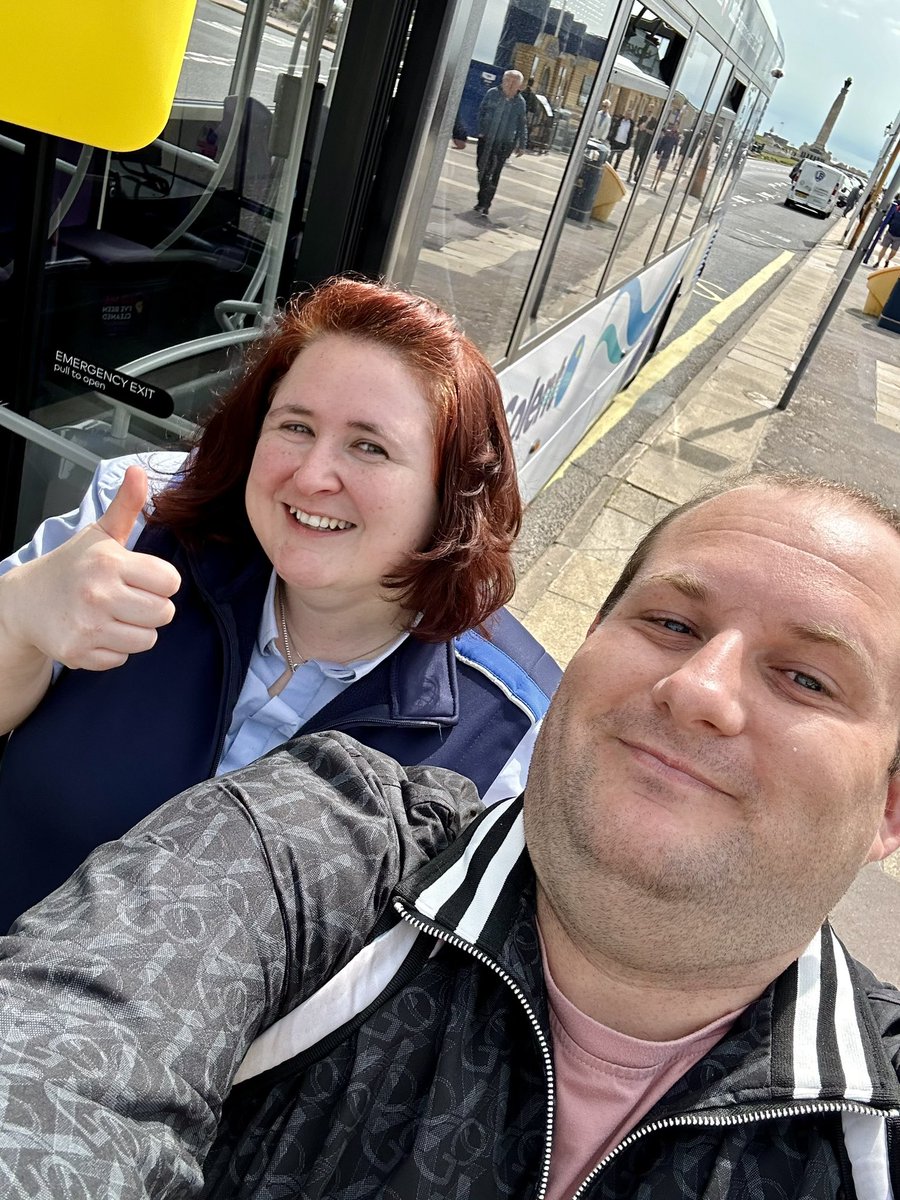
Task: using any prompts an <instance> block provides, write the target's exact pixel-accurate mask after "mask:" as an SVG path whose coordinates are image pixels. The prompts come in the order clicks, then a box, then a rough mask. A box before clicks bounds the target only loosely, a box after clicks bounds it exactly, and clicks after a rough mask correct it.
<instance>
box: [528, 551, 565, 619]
mask: <svg viewBox="0 0 900 1200" xmlns="http://www.w3.org/2000/svg"><path fill="white" fill-rule="evenodd" d="M574 553H575V551H574V550H573V549H571V548H570V547H569V546H561V545H554V546H550V547H548V549H546V550H545V551H544V553H543V554H542V555H541V557H540V558H539V559H538V560H537V562H536V563H535V564H534V566H533V567H531V569H530V570H529V571H527V572H526V573H525V574H524V575H523V576H521V577H520V578H519V580H518V581H517V583H516V594H515V596H514V597H513V604H514V605H515V606H516V608H517V609H518V610H519V612H520V613H525V614H527V613H530V612H531V610H532V609H533V608H534V606H535V605H536V604H537V602H538V601H539V600H541V599H543V597H544V596H546V594H547V592H548V591H549V590H550V587H551V585H552V584H553V582H554V580H555V579H556V577H557V576H558V575H559V574H560V572H561V571H562V570H563V569H564V568H565V567H566V566H567V565H568V562H569V559H570V558H571V557H572V555H573V554H574Z"/></svg>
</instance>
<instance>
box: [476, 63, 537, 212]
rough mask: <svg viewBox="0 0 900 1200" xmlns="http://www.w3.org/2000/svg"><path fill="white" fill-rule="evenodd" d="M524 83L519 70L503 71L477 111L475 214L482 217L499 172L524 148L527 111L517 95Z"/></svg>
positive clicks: (526, 132)
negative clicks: (511, 157)
mask: <svg viewBox="0 0 900 1200" xmlns="http://www.w3.org/2000/svg"><path fill="white" fill-rule="evenodd" d="M524 81H525V77H524V76H523V74H522V72H521V71H506V72H504V75H503V79H502V80H501V81H500V86H499V87H493V88H491V89H490V91H488V92H487V93H486V95H485V97H484V99H483V100H482V102H481V108H480V109H479V110H478V151H477V155H476V159H475V166H476V169H477V171H478V201H477V203H476V205H475V212H477V213H479V214H480V215H481V216H482V217H486V216H487V215H488V212H489V211H490V207H491V202H492V200H493V199H494V193H495V192H496V191H497V184H498V183H499V182H500V173H501V171H502V170H503V168H504V166H505V165H506V160H507V159H508V158H509V156H510V155H511V154H512V153H513V152H515V153H516V154H517V155H519V154H523V153H524V151H525V147H526V146H527V145H528V129H527V124H526V118H527V115H528V109H527V107H526V104H525V101H524V100H523V99H522V96H521V95H520V92H521V90H522V84H523V83H524Z"/></svg>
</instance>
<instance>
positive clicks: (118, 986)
mask: <svg viewBox="0 0 900 1200" xmlns="http://www.w3.org/2000/svg"><path fill="white" fill-rule="evenodd" d="M477 808H478V805H477V800H476V799H475V795H474V791H473V790H472V789H471V787H470V785H468V784H467V783H466V782H465V781H463V780H461V779H459V778H458V777H456V776H453V775H450V774H448V773H447V772H443V771H440V770H438V769H436V768H408V769H406V770H403V769H401V768H399V767H397V766H396V764H394V763H392V762H391V761H390V760H388V759H385V758H383V757H382V756H381V755H379V754H377V753H376V752H374V751H372V750H367V749H364V748H362V747H361V746H359V745H358V744H357V743H355V742H353V741H352V740H351V739H349V738H347V737H344V736H342V735H336V734H327V735H316V736H314V737H312V738H304V739H298V740H297V741H295V742H294V743H292V744H290V745H289V746H288V747H286V748H284V749H282V750H280V751H277V752H275V753H274V754H272V755H270V756H268V758H266V759H264V760H262V761H261V762H260V763H257V764H254V765H253V766H251V767H248V768H247V769H245V770H244V771H241V772H239V773H238V774H237V775H235V776H233V777H230V778H229V777H223V778H220V779H216V780H212V781H210V782H207V783H203V784H201V785H199V786H198V787H196V788H194V789H192V790H191V791H189V792H187V793H185V794H184V795H183V796H182V797H180V798H179V799H177V800H175V801H172V802H170V803H169V804H167V805H165V806H164V807H163V808H162V809H160V810H158V811H157V812H156V813H154V814H153V815H152V816H151V817H149V818H148V819H147V820H146V821H144V822H143V823H142V824H141V825H139V826H138V827H137V828H136V829H135V830H134V831H132V833H131V834H130V835H128V837H127V838H126V839H124V840H123V841H122V842H121V843H113V844H111V845H109V846H106V847H101V848H100V849H99V850H98V851H96V852H95V854H94V855H93V856H92V857H91V859H89V860H88V862H87V864H85V866H84V867H82V869H81V870H80V872H79V873H78V874H76V875H75V876H73V878H72V880H70V881H69V883H68V884H66V885H65V886H64V887H63V888H62V889H61V890H60V891H59V892H57V893H55V894H54V895H53V896H51V897H49V898H48V899H47V900H46V901H44V902H43V903H42V904H41V905H39V906H37V907H36V908H35V909H32V910H31V912H30V913H28V914H26V915H25V916H24V917H23V918H21V919H20V921H19V923H18V924H17V927H16V930H15V936H11V937H9V938H7V939H4V942H3V944H2V950H3V953H4V959H5V961H3V962H2V963H0V995H2V1000H3V1003H2V1005H0V1032H2V1037H0V1194H2V1195H4V1196H6V1195H9V1196H16V1197H18V1196H33V1197H38V1196H39V1197H48V1198H49V1197H53V1198H55V1197H65V1198H66V1200H69V1198H75V1197H78V1198H80V1197H84V1198H87V1197H91V1198H92V1200H93V1198H97V1197H104V1198H106V1197H116V1198H120V1197H121V1198H123V1200H125V1198H127V1200H133V1198H137V1197H146V1196H153V1197H189V1196H198V1195H206V1196H210V1197H216V1198H219V1197H229V1198H243V1197H248V1198H249V1197H254V1198H263V1197H265V1198H267V1200H275V1198H276V1197H278V1198H281V1197H297V1198H300V1197H302V1198H303V1200H324V1198H325V1197H328V1198H329V1200H351V1198H352V1200H368V1198H372V1200H374V1198H375V1197H383V1198H385V1200H401V1198H402V1200H413V1198H415V1200H425V1198H426V1197H428V1198H431V1197H434V1198H437V1200H443V1198H445V1197H446V1198H451V1197H452V1198H454V1200H455V1198H463V1197H465V1198H470V1200H492V1198H494V1197H540V1196H541V1195H542V1194H543V1191H544V1187H545V1182H546V1177H547V1169H548V1163H549V1155H550V1149H551V1142H552V1125H553V1091H554V1089H553V1067H552V1055H551V1047H550V1033H549V1029H548V1019H547V1011H546V998H545V994H544V989H543V983H542V977H541V968H540V953H539V947H538V942H537V937H536V931H535V926H534V879H533V875H532V871H531V867H530V863H529V860H528V857H527V854H526V852H525V845H524V836H523V828H522V820H521V804H520V802H518V801H510V802H506V803H504V804H502V805H498V806H496V807H495V808H492V809H490V810H488V811H487V812H486V813H484V814H483V815H482V816H481V817H480V819H478V820H476V821H473V822H472V823H471V824H470V823H469V822H470V820H471V818H472V817H473V816H474V814H475V813H476V811H477ZM464 826H465V827H466V828H465V831H464V832H462V833H461V834H460V830H461V829H462V828H463V827H464ZM454 839H455V840H454ZM448 843H450V844H449V845H448ZM435 855H439V857H434V856H435ZM398 883H399V886H397V885H398ZM898 1064H900V996H898V994H897V993H896V992H894V991H893V990H891V989H887V988H884V987H881V986H880V985H878V984H877V983H876V982H875V981H874V980H873V979H872V977H871V976H870V975H869V974H868V973H867V972H866V971H865V970H864V969H863V968H861V967H859V966H858V965H857V964H856V963H854V962H853V960H852V959H850V958H849V957H848V956H847V955H846V953H845V952H844V950H843V948H842V947H841V946H840V944H839V943H838V942H837V940H836V938H835V937H834V935H833V934H832V933H831V931H830V930H829V929H828V928H827V927H826V928H825V929H823V930H822V931H821V932H820V934H819V935H817V937H816V939H815V940H814V942H813V944H812V945H811V946H810V947H809V949H808V950H807V951H806V952H805V954H804V955H803V956H802V958H801V959H800V961H799V962H798V963H796V964H794V966H792V967H791V968H790V969H789V970H788V971H787V972H786V973H785V974H784V975H783V976H781V977H780V978H779V979H778V980H776V981H775V983H774V984H773V985H772V986H771V988H770V989H769V990H768V991H767V992H766V993H765V995H764V996H763V997H762V998H761V999H760V1000H759V1001H758V1002H757V1003H756V1004H754V1005H752V1006H751V1008H750V1009H748V1010H747V1011H746V1012H745V1013H744V1014H743V1016H742V1017H741V1019H740V1020H739V1022H738V1023H737V1024H736V1025H735V1027H734V1028H733V1029H732V1030H731V1032H730V1033H729V1034H728V1035H727V1036H726V1037H725V1038H724V1039H723V1040H722V1041H721V1042H720V1043H719V1044H718V1045H717V1046H716V1047H714V1049H713V1050H712V1051H711V1052H710V1053H709V1054H708V1055H707V1056H706V1057H705V1058H704V1059H703V1060H701V1062H699V1063H698V1064H696V1065H695V1066H694V1067H693V1068H692V1069H691V1070H690V1071H689V1072H688V1073H687V1074H686V1075H685V1076H684V1077H683V1078H682V1079H681V1080H679V1081H678V1083H677V1084H676V1085H675V1086H674V1087H673V1088H672V1089H671V1091H670V1092H669V1093H668V1095H667V1096H666V1097H665V1098H664V1099H663V1100H662V1101H661V1102H660V1103H659V1104H658V1105H657V1106H656V1107H655V1108H654V1110H653V1111H652V1112H651V1113H650V1114H648V1117H647V1118H646V1119H645V1121H644V1122H642V1124H641V1125H640V1127H639V1128H638V1129H636V1130H634V1131H632V1133H630V1134H629V1135H628V1137H627V1138H626V1139H625V1140H624V1141H623V1142H622V1143H621V1144H620V1146H618V1147H617V1148H616V1150H614V1151H613V1152H612V1153H611V1154H610V1155H608V1156H607V1158H606V1159H605V1160H604V1161H603V1162H602V1163H600V1164H598V1165H597V1167H596V1168H595V1170H594V1171H593V1172H592V1173H591V1175H590V1176H589V1178H588V1180H586V1181H585V1182H584V1184H583V1185H582V1187H581V1188H580V1189H579V1190H578V1195H579V1198H580V1197H582V1196H583V1197H585V1198H587V1197H590V1198H591V1200H596V1198H598V1197H603V1198H604V1200H612V1198H613V1197H615V1198H621V1200H624V1198H626V1197H628V1198H632V1197H633V1198H634V1200H663V1198H665V1200H683V1198H686V1197H691V1198H697V1200H699V1198H700V1197H702V1198H703V1200H739V1198H740V1200H747V1198H752V1197H759V1198H760V1200H769V1198H770V1197H778V1198H779V1200H781V1198H783V1197H793V1198H796V1200H800V1198H803V1200H822V1198H825V1200H828V1198H834V1200H837V1198H838V1197H844V1198H846V1200H852V1198H853V1197H856V1198H857V1200H874V1197H878V1198H879V1200H886V1198H887V1197H890V1196H891V1195H892V1194H895V1193H896V1194H898V1195H900V1177H898V1176H900V1171H898V1162H897V1159H898V1149H897V1136H898V1112H900V1087H898V1079H897V1070H898ZM892 1187H893V1189H894V1192H892V1190H891V1189H892Z"/></svg>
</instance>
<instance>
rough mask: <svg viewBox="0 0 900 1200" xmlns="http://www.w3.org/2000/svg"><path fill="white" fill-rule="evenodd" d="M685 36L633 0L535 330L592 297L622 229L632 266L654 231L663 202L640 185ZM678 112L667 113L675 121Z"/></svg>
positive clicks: (624, 252)
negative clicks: (626, 218) (626, 219)
mask: <svg viewBox="0 0 900 1200" xmlns="http://www.w3.org/2000/svg"><path fill="white" fill-rule="evenodd" d="M684 45H685V37H684V36H683V35H682V34H681V33H680V32H679V31H677V30H676V29H674V28H673V27H672V26H671V25H669V24H667V23H666V21H664V20H663V19H662V18H661V17H658V16H656V15H655V13H653V12H652V10H651V9H649V8H648V7H647V5H645V4H642V3H639V2H635V3H634V4H633V5H632V13H631V19H630V20H629V22H628V26H627V28H626V31H625V34H624V37H623V39H622V43H621V45H620V47H619V52H618V54H617V55H616V59H615V65H614V68H613V71H612V75H611V78H610V81H609V84H608V86H607V87H606V89H605V91H604V93H603V99H602V101H601V103H600V106H599V108H598V109H597V116H596V119H595V122H594V129H593V131H592V132H593V136H592V137H591V138H590V139H589V140H588V143H587V148H586V151H585V161H584V164H583V167H582V171H581V173H580V174H579V176H578V177H577V179H576V181H575V185H574V188H573V190H572V193H571V195H570V197H569V202H568V205H567V216H566V221H565V224H564V227H563V230H562V233H561V235H560V239H559V244H558V247H557V250H556V255H555V258H554V262H553V266H552V268H551V270H550V273H549V276H548V279H547V283H546V286H545V288H544V292H543V297H542V300H541V303H540V306H539V308H538V313H537V320H536V322H535V327H534V330H533V331H534V332H538V331H540V330H543V329H546V328H548V327H549V326H551V325H553V324H555V323H556V322H558V321H560V320H561V319H563V318H564V317H566V316H567V315H568V314H569V313H570V312H572V311H574V310H575V309H577V308H580V307H581V306H583V305H584V304H587V303H589V302H591V301H592V300H594V298H595V297H596V295H597V292H598V289H599V287H600V284H601V281H602V279H603V276H604V273H605V271H606V269H607V266H608V264H609V260H610V257H611V255H612V252H613V247H614V246H615V245H616V240H617V238H618V237H619V234H620V230H622V229H623V226H624V225H625V217H626V214H628V223H627V228H626V230H625V232H624V233H623V241H622V242H621V245H620V250H619V255H620V261H621V262H622V263H623V264H625V266H626V270H627V271H628V272H630V271H632V270H637V269H638V268H639V267H640V266H641V265H642V264H643V261H644V259H645V257H646V254H647V250H648V249H649V246H650V243H651V241H652V238H653V234H654V233H655V232H656V228H657V225H658V223H659V217H660V214H661V212H662V209H663V204H664V200H663V198H662V197H661V196H658V195H657V194H656V193H655V192H653V191H652V189H650V188H644V189H641V188H640V182H641V180H642V179H647V177H648V175H649V173H650V166H651V164H654V163H655V162H657V161H658V159H654V157H653V148H654V147H655V146H657V145H658V144H659V141H660V138H661V137H662V135H663V128H662V126H663V124H666V129H668V124H667V123H665V122H664V119H663V118H664V115H665V114H666V113H668V112H669V110H668V109H667V108H666V101H667V99H668V97H669V93H670V84H671V80H672V79H673V77H674V75H675V72H676V70H677V67H678V62H679V60H680V57H681V54H682V52H683V50H684ZM679 114H680V110H676V111H674V112H673V113H671V114H670V120H671V122H673V123H677V122H678V121H679V119H680V115H679Z"/></svg>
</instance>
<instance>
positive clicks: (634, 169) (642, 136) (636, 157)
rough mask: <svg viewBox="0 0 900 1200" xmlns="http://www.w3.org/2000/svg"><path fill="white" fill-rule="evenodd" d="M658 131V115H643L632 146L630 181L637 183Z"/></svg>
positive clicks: (629, 169) (629, 170) (629, 168)
mask: <svg viewBox="0 0 900 1200" xmlns="http://www.w3.org/2000/svg"><path fill="white" fill-rule="evenodd" d="M654 133H656V117H641V119H640V121H638V123H637V129H636V130H635V134H634V142H633V143H632V147H631V162H630V164H629V167H628V182H629V183H636V182H637V177H638V175H640V173H641V171H642V170H643V167H644V161H645V159H646V157H647V153H648V151H649V150H650V143H651V142H652V141H653V135H654Z"/></svg>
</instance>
